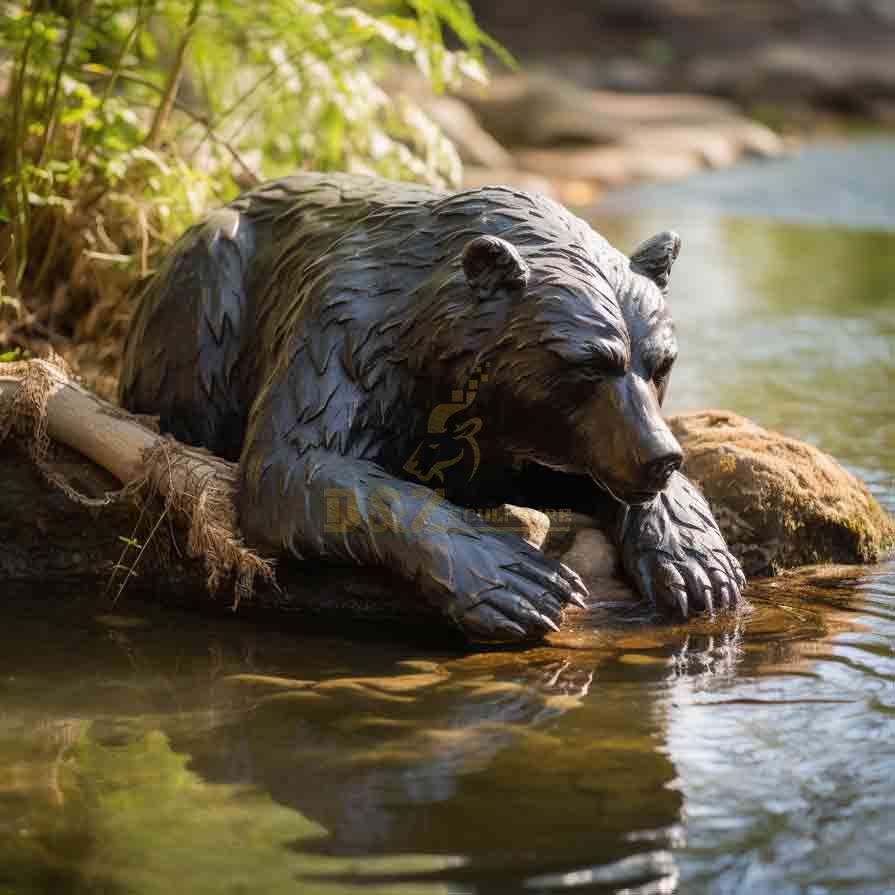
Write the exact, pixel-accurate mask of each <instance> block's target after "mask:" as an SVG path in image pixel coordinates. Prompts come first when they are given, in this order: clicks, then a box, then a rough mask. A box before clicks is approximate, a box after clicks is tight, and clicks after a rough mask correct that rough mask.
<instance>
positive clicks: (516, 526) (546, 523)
mask: <svg viewBox="0 0 895 895" xmlns="http://www.w3.org/2000/svg"><path fill="white" fill-rule="evenodd" d="M478 514H479V516H481V517H482V519H484V520H485V522H487V523H488V525H491V526H493V527H494V528H500V529H504V530H506V531H514V532H516V534H518V535H519V537H521V538H524V539H525V540H526V541H528V543H529V544H531V545H532V547H541V546H542V545H543V543H544V541H545V540H546V539H547V533H548V532H549V531H550V517H549V516H548V515H547V514H546V513H542V512H541V511H540V510H533V509H530V508H529V507H514V506H513V505H512V504H509V503H503V504H501V505H500V506H498V507H490V508H488V509H482V510H479V511H478Z"/></svg>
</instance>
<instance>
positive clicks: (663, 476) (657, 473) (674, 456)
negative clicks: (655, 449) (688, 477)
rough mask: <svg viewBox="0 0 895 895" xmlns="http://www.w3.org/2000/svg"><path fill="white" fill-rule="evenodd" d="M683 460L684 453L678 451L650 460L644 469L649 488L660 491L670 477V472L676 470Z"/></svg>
mask: <svg viewBox="0 0 895 895" xmlns="http://www.w3.org/2000/svg"><path fill="white" fill-rule="evenodd" d="M683 462H684V455H683V454H682V453H681V452H680V451H671V452H669V453H667V454H665V455H664V456H662V457H657V458H656V459H655V460H650V462H649V463H647V464H646V468H645V470H644V471H645V473H646V480H647V482H649V486H650V488H655V489H656V490H657V491H661V490H662V489H663V488H664V487H665V485H666V484H667V483H668V480H669V479H670V478H671V474H672V473H673V472H677V470H679V469H680V468H681V464H682V463H683Z"/></svg>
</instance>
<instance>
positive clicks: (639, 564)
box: [621, 473, 746, 618]
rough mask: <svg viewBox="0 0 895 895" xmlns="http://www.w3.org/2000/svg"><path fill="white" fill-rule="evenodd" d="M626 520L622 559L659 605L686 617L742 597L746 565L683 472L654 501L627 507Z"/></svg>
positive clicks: (629, 572)
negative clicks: (736, 553)
mask: <svg viewBox="0 0 895 895" xmlns="http://www.w3.org/2000/svg"><path fill="white" fill-rule="evenodd" d="M622 525H623V531H622V538H621V554H622V563H623V565H624V567H625V569H626V571H627V572H628V574H629V575H630V576H631V577H632V578H633V579H634V583H635V584H636V585H637V588H638V589H639V591H640V592H641V593H642V594H643V595H644V596H645V597H647V598H648V599H650V600H651V601H652V602H653V603H654V604H655V605H656V606H659V607H665V608H668V609H670V610H671V611H672V612H675V613H679V614H680V615H682V616H683V617H684V618H686V617H687V615H688V614H689V613H691V612H704V611H707V612H714V611H715V610H716V609H728V608H730V607H732V606H735V605H736V604H737V603H738V602H739V601H740V598H741V595H742V590H743V587H745V584H746V578H745V576H744V575H743V570H742V569H741V568H740V564H739V562H738V560H737V558H736V557H735V556H734V555H733V554H732V553H731V552H730V550H729V549H728V547H727V544H726V543H725V541H724V537H723V535H722V534H721V532H720V530H719V529H718V525H717V523H716V522H715V520H714V518H713V517H712V512H711V510H710V509H709V506H708V504H707V503H706V501H705V498H704V497H703V496H702V494H700V493H699V491H698V490H697V488H696V487H695V486H694V485H693V484H692V483H691V482H690V481H689V480H688V479H686V478H685V477H684V476H683V475H681V474H680V473H675V474H674V475H673V476H672V477H671V479H670V481H669V483H668V485H667V487H666V488H665V490H664V491H663V492H661V493H660V494H659V495H658V497H656V499H655V500H654V501H653V502H652V503H650V504H648V505H645V506H632V507H630V508H628V510H627V513H626V514H625V518H624V520H623V523H622Z"/></svg>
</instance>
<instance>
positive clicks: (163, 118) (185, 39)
mask: <svg viewBox="0 0 895 895" xmlns="http://www.w3.org/2000/svg"><path fill="white" fill-rule="evenodd" d="M201 8H202V0H193V5H192V7H191V8H190V15H189V18H188V19H187V23H186V30H185V31H184V32H183V36H182V37H181V38H180V43H179V44H178V45H177V51H176V53H175V56H174V64H173V65H172V66H171V70H170V71H169V72H168V83H167V84H166V85H165V89H164V91H163V93H162V101H161V102H160V103H159V105H158V108H157V109H156V112H155V117H154V118H153V120H152V126H151V127H150V128H149V133H148V134H147V136H146V141H145V143H146V145H147V146H148V147H149V148H150V149H155V148H156V147H157V146H158V144H159V141H160V140H161V136H162V131H163V130H164V129H165V125H166V124H167V123H168V118H170V117H171V110H172V109H173V108H174V103H175V98H176V96H177V90H178V88H179V87H180V79H181V77H183V68H184V65H185V63H186V49H187V46H189V42H190V38H191V37H192V36H193V30H194V29H195V26H196V20H197V19H198V18H199V10H200V9H201Z"/></svg>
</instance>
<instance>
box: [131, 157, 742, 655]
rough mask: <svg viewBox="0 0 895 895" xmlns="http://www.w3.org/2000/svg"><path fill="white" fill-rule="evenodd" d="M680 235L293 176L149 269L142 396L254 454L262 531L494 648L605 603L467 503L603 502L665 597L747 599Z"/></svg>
mask: <svg viewBox="0 0 895 895" xmlns="http://www.w3.org/2000/svg"><path fill="white" fill-rule="evenodd" d="M679 247H680V240H679V238H678V237H677V236H676V235H675V234H673V233H663V234H660V235H658V236H656V237H654V238H653V239H651V240H649V241H648V242H647V243H645V244H644V245H643V246H642V247H641V248H640V249H638V250H637V251H636V252H635V253H634V254H633V255H632V256H631V258H630V259H628V258H627V257H626V256H625V255H623V254H622V253H621V252H619V251H617V250H616V249H614V248H612V247H611V246H610V245H609V244H608V243H607V242H606V241H605V240H604V239H603V238H602V237H600V236H599V235H598V234H597V233H595V232H594V231H593V230H592V229H591V228H590V227H589V226H588V225H587V224H586V223H585V222H584V221H582V220H580V219H579V218H577V217H575V216H574V215H572V214H570V213H569V212H568V211H567V210H566V209H564V208H563V207H562V206H560V205H558V204H556V203H555V202H553V201H551V200H549V199H546V198H544V197H542V196H538V195H534V194H529V193H525V192H520V191H518V190H513V189H509V188H505V187H487V188H484V189H476V190H469V191H466V192H460V193H457V194H454V195H445V194H442V193H438V192H435V191H432V190H430V189H427V188H424V187H421V186H415V185H411V184H404V183H392V182H388V181H384V180H379V179H376V178H371V177H361V176H351V175H345V174H328V175H323V174H310V173H309V174H299V175H296V176H292V177H287V178H284V179H281V180H277V181H274V182H270V183H267V184H264V185H262V186H259V187H258V188H256V189H254V190H252V191H251V192H248V193H246V194H244V195H242V196H240V197H239V198H238V199H236V200H235V201H234V202H232V203H231V204H230V205H228V206H226V207H225V208H222V209H220V210H218V211H215V212H213V213H212V214H211V215H209V217H208V218H207V219H206V220H205V221H204V222H203V223H200V224H198V225H196V226H194V227H192V228H190V229H189V230H188V231H187V232H186V233H185V234H184V235H183V237H182V238H181V239H180V240H179V241H178V243H177V244H176V245H175V246H174V248H173V249H172V250H171V251H170V253H169V254H168V256H167V258H166V259H165V261H164V262H163V263H162V265H161V266H160V268H159V270H158V271H157V272H156V273H155V274H154V275H153V276H152V277H150V278H149V279H148V280H147V281H145V282H144V283H143V284H142V285H141V287H140V289H139V296H138V297H139V304H138V307H137V309H136V312H135V315H134V318H133V321H132V324H131V328H130V332H129V335H128V338H127V342H126V345H125V349H124V359H123V370H122V376H121V401H122V404H123V405H124V406H125V407H127V408H129V409H130V410H133V411H136V412H140V413H149V414H158V415H159V416H160V420H161V425H162V428H163V430H164V431H167V432H170V433H172V434H173V435H174V436H175V437H177V438H179V439H180V440H182V441H185V442H188V443H190V444H194V445H202V446H204V447H206V448H208V449H209V450H211V451H213V452H215V453H217V454H220V455H222V456H224V457H227V458H230V459H233V460H236V459H238V460H239V463H240V486H239V488H240V490H239V496H238V509H239V513H240V524H241V526H242V529H243V531H244V533H245V535H246V538H247V539H248V541H249V542H250V543H253V544H256V545H259V546H263V547H266V548H272V549H275V550H278V551H285V552H287V553H289V554H292V555H293V556H294V557H297V558H299V559H311V558H315V559H322V560H332V561H341V562H350V563H357V564H360V565H373V564H378V565H384V566H387V567H388V568H390V569H391V570H393V571H395V572H397V573H398V574H400V575H402V576H404V577H405V578H406V579H409V580H410V581H412V582H414V583H415V584H416V585H417V586H418V588H419V590H420V592H421V593H422V594H423V595H425V597H426V598H427V599H429V600H431V601H434V602H435V603H436V604H437V605H438V606H439V607H440V608H441V609H443V611H444V613H445V614H446V616H448V617H449V618H450V619H452V620H453V621H454V622H456V624H458V625H459V626H460V627H461V628H462V629H463V631H464V632H465V633H466V634H467V635H468V636H469V637H470V638H471V639H474V640H479V641H511V640H521V639H526V638H531V637H537V636H541V635H543V634H544V633H546V632H547V631H550V630H555V629H556V628H557V626H558V624H559V622H560V621H561V619H562V612H563V608H564V607H565V606H566V605H567V604H568V603H570V602H574V603H578V604H582V603H583V598H584V597H585V596H586V590H585V588H584V586H583V584H582V582H581V580H580V579H579V577H578V576H577V575H576V574H575V572H573V571H572V570H571V569H569V568H567V567H565V566H563V565H562V564H561V563H558V562H555V561H553V560H551V559H548V558H547V557H546V556H544V555H543V554H542V553H541V552H540V551H538V550H536V549H534V548H532V547H530V546H529V545H528V544H527V543H525V542H524V541H523V540H522V539H521V538H520V537H518V536H516V535H515V534H513V533H511V532H507V531H499V530H496V529H494V528H489V527H488V526H487V525H486V524H485V523H484V521H483V520H482V519H481V518H479V517H478V516H477V515H476V514H475V513H473V512H471V511H469V510H467V509H465V507H467V506H472V505H476V506H482V505H493V504H497V503H500V502H502V501H508V502H514V503H521V504H524V505H527V506H539V505H540V506H544V505H547V506H549V505H550V504H551V503H552V504H553V505H554V506H557V505H559V506H568V507H571V508H573V509H578V510H582V511H586V512H589V513H592V514H600V515H602V516H603V517H604V518H606V519H607V520H608V525H609V527H610V528H611V530H612V532H613V533H614V537H615V539H616V541H617V543H618V545H619V547H620V550H621V556H622V560H623V564H624V567H625V569H626V571H627V573H628V575H629V576H630V577H631V579H632V580H633V582H634V583H635V584H636V586H637V588H638V589H639V591H640V592H641V593H642V594H643V595H644V596H645V597H647V598H648V599H650V600H652V601H653V602H654V603H655V604H656V605H658V606H664V607H669V608H670V609H671V610H672V611H675V612H678V613H682V614H683V615H686V614H687V613H688V611H690V610H694V611H699V610H709V611H712V610H713V609H714V608H722V607H728V606H732V605H733V604H735V603H736V602H737V601H738V600H739V597H740V592H741V589H742V587H743V585H744V583H745V581H744V578H743V574H742V571H741V570H740V567H739V564H738V563H737V561H736V559H735V558H734V557H733V556H732V555H731V554H730V552H729V551H728V549H727V547H726V545H725V543H724V540H723V538H722V536H721V534H720V532H719V530H718V527H717V525H716V523H715V521H714V519H713V518H712V515H711V512H710V510H709V508H708V505H707V504H706V502H705V500H704V499H703V497H702V496H701V495H700V494H699V492H698V491H697V490H696V488H695V487H694V486H693V485H692V484H690V482H688V481H687V479H686V478H684V476H682V475H681V473H680V472H679V471H678V469H679V467H680V466H681V462H682V459H683V458H682V453H681V449H680V446H679V445H678V443H677V441H676V440H675V438H674V436H673V435H672V434H671V432H670V430H669V429H668V426H667V425H666V423H665V421H664V420H663V418H662V416H661V413H660V405H661V403H662V399H663V397H664V395H665V390H666V388H667V385H668V377H669V374H670V372H671V367H672V364H673V363H674V360H675V356H676V354H677V345H676V342H675V337H674V332H673V326H672V321H671V318H670V317H669V314H668V312H667V310H666V300H665V292H666V290H667V286H668V276H669V272H670V270H671V266H672V263H673V262H674V259H675V258H676V257H677V254H678V250H679ZM444 438H447V440H448V441H449V442H450V444H451V445H452V447H450V448H449V449H447V456H444V457H442V458H441V459H435V460H434V461H433V460H431V458H430V459H429V460H427V459H425V457H424V454H425V452H426V451H427V450H430V449H434V450H435V457H436V458H437V457H438V456H440V454H441V448H439V447H438V440H439V439H444ZM420 451H422V453H420ZM452 473H456V474H455V475H454V474H452Z"/></svg>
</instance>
